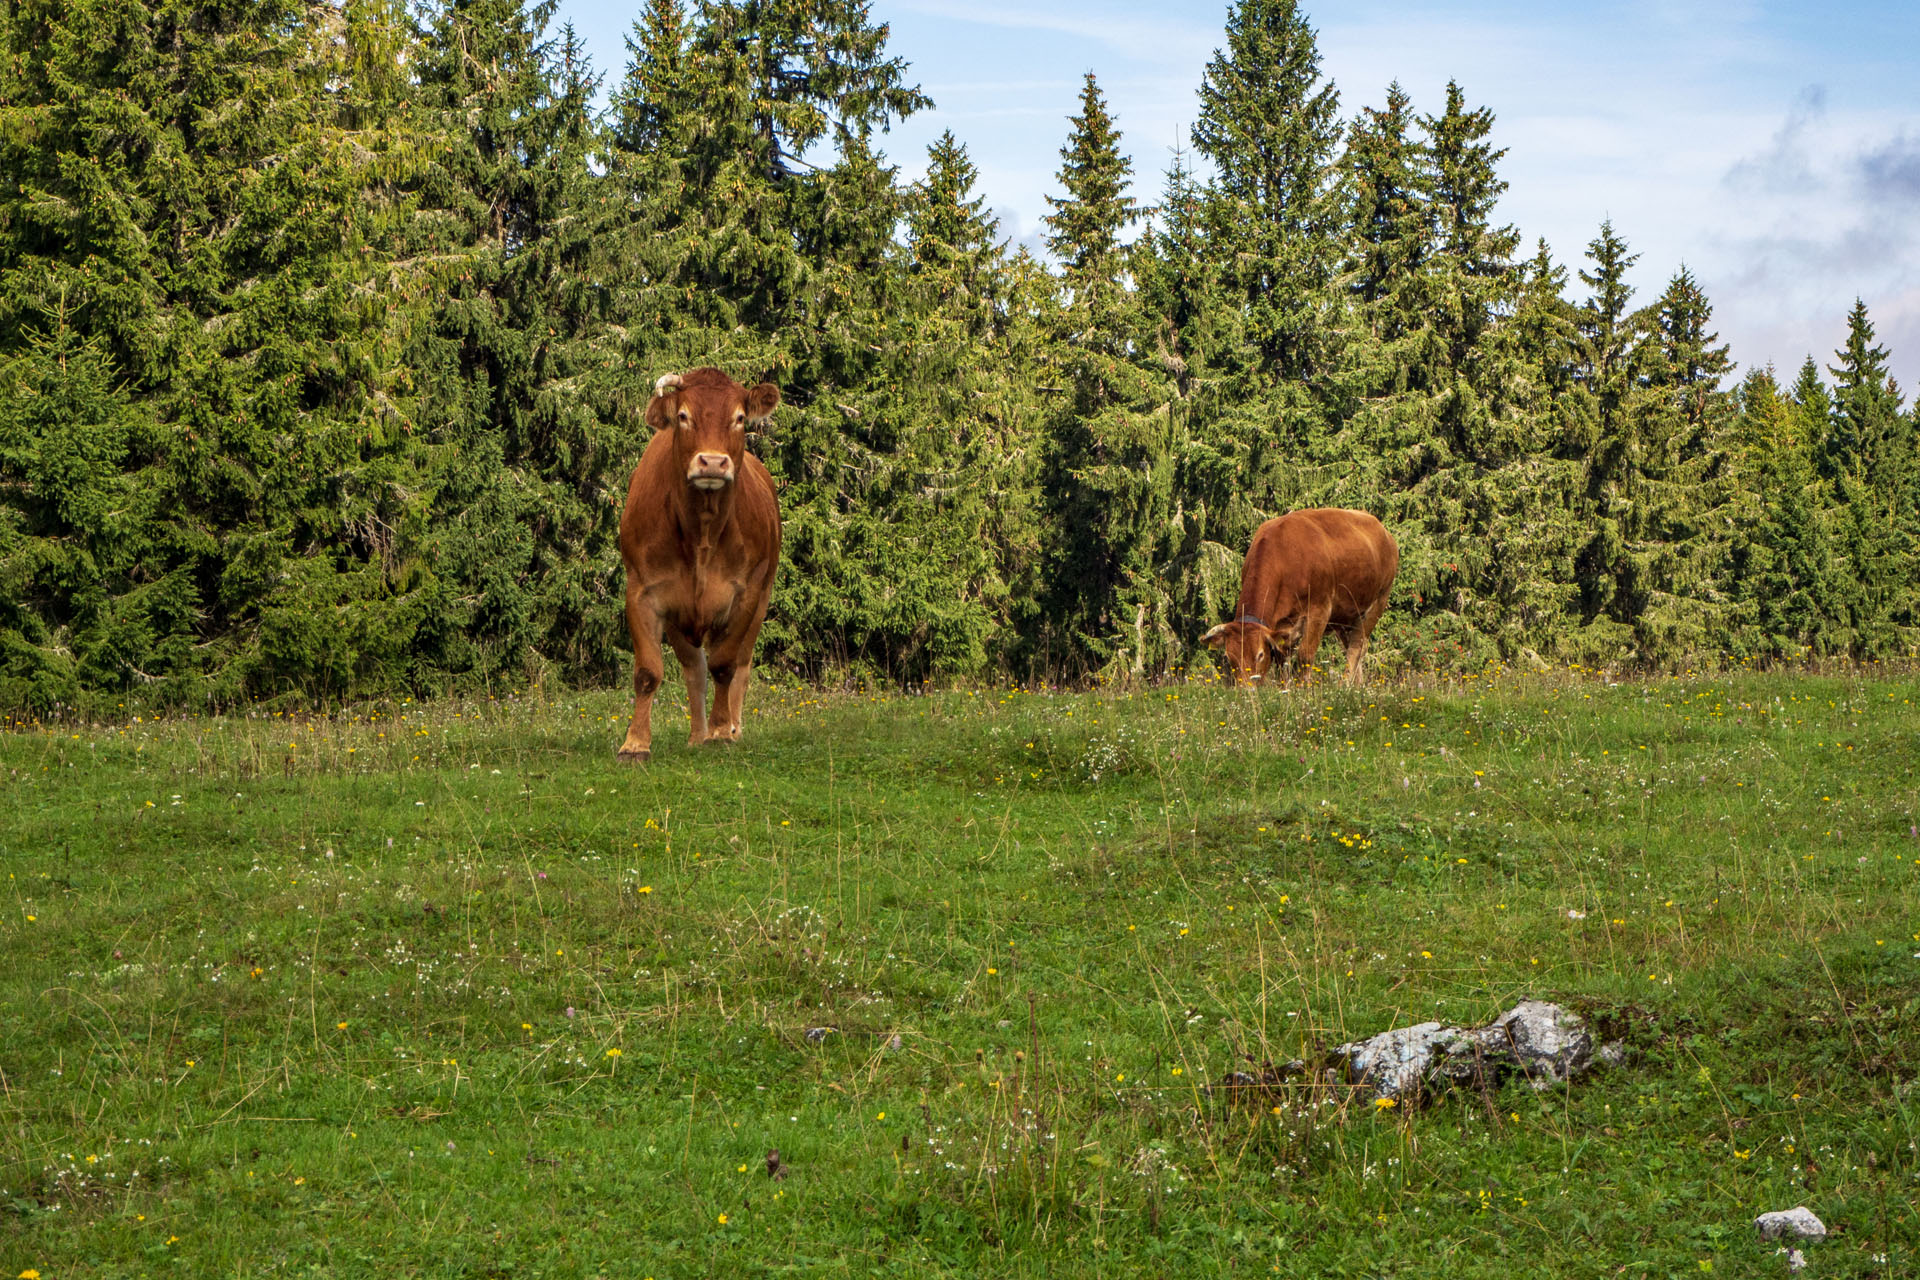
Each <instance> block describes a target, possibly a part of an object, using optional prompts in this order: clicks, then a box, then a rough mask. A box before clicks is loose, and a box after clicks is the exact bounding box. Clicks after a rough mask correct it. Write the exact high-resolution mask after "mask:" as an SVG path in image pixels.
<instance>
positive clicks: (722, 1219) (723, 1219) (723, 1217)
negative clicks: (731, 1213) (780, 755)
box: [719, 824, 785, 1227]
mask: <svg viewBox="0 0 1920 1280" xmlns="http://www.w3.org/2000/svg"><path fill="white" fill-rule="evenodd" d="M782 825H785V824H782ZM719 1221H720V1225H721V1226H723V1227H724V1226H726V1225H727V1215H726V1214H724V1213H723V1214H721V1215H720V1219H719Z"/></svg>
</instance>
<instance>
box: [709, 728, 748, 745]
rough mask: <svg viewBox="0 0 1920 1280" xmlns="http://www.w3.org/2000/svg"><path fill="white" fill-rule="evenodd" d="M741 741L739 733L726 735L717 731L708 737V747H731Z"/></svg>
mask: <svg viewBox="0 0 1920 1280" xmlns="http://www.w3.org/2000/svg"><path fill="white" fill-rule="evenodd" d="M739 740H740V735H739V733H737V732H735V733H724V732H718V731H716V732H714V733H710V734H708V735H707V745H708V746H710V747H730V746H732V745H733V744H734V743H736V742H738V741H739Z"/></svg>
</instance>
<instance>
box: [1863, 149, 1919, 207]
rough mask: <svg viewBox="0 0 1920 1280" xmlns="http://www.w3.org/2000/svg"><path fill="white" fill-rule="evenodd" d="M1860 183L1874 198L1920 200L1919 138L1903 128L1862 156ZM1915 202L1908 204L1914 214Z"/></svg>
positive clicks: (1903, 200)
mask: <svg viewBox="0 0 1920 1280" xmlns="http://www.w3.org/2000/svg"><path fill="white" fill-rule="evenodd" d="M1859 173H1860V179H1861V185H1862V186H1863V187H1865V189H1866V193H1867V194H1868V195H1869V196H1871V197H1872V198H1874V199H1875V200H1883V201H1889V202H1893V201H1898V202H1901V203H1906V202H1908V201H1916V200H1920V138H1916V137H1912V136H1910V135H1908V134H1907V133H1905V132H1904V131H1903V132H1901V133H1900V134H1899V136H1897V137H1894V138H1891V139H1889V140H1888V141H1887V142H1885V143H1882V144H1881V145H1880V146H1877V147H1874V148H1871V149H1869V150H1868V151H1867V152H1866V153H1865V154H1863V155H1862V156H1861V157H1860V161H1859ZM1912 211H1913V206H1912V205H1908V208H1907V213H1908V215H1909V216H1911V214H1912Z"/></svg>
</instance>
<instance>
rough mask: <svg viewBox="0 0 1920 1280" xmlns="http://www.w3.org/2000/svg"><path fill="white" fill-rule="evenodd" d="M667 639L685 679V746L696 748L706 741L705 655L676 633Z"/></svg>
mask: <svg viewBox="0 0 1920 1280" xmlns="http://www.w3.org/2000/svg"><path fill="white" fill-rule="evenodd" d="M667 639H668V640H669V641H670V642H671V643H672V645H673V656H674V657H676V658H678V659H680V673H681V674H682V675H684V676H685V677H686V678H687V721H688V729H687V745H688V746H690V747H697V746H699V745H700V744H701V743H703V742H705V741H706V740H707V653H706V650H704V649H702V648H701V647H700V646H699V645H697V644H694V643H693V642H692V641H690V640H688V639H687V638H686V637H685V636H683V635H680V634H678V633H677V632H676V633H673V634H670V635H669V636H668V637H667Z"/></svg>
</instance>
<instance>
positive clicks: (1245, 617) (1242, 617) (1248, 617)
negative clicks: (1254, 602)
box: [1234, 613, 1267, 627]
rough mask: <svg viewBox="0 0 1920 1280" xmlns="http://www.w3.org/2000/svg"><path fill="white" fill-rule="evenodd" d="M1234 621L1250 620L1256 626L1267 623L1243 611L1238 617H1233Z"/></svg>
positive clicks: (1262, 625)
mask: <svg viewBox="0 0 1920 1280" xmlns="http://www.w3.org/2000/svg"><path fill="white" fill-rule="evenodd" d="M1234 621H1235V622H1251V623H1252V624H1253V625H1254V626H1256V627H1264V626H1266V625H1267V624H1266V623H1265V622H1262V621H1261V620H1260V619H1259V618H1257V617H1255V616H1254V615H1253V614H1251V613H1243V614H1241V615H1240V616H1239V617H1237V618H1235V619H1234Z"/></svg>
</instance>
